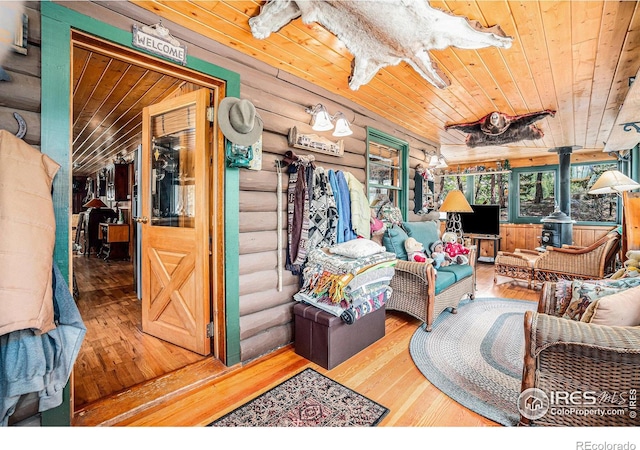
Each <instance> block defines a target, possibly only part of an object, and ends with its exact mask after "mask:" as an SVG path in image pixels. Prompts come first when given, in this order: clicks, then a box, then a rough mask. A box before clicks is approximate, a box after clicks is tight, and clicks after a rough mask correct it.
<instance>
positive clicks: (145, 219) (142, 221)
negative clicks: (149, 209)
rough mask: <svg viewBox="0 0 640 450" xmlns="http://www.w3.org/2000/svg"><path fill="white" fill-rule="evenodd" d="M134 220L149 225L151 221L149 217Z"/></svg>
mask: <svg viewBox="0 0 640 450" xmlns="http://www.w3.org/2000/svg"><path fill="white" fill-rule="evenodd" d="M133 220H135V221H136V222H138V223H147V222H148V221H149V218H147V217H144V216H143V217H134V218H133Z"/></svg>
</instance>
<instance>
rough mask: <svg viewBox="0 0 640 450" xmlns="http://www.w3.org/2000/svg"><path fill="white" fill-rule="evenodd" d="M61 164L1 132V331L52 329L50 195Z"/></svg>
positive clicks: (52, 225)
mask: <svg viewBox="0 0 640 450" xmlns="http://www.w3.org/2000/svg"><path fill="white" fill-rule="evenodd" d="M59 168H60V166H59V165H58V164H57V163H56V162H55V161H53V160H52V159H51V158H49V157H48V156H47V155H45V154H43V153H41V152H39V151H38V150H36V149H35V148H33V147H32V146H30V145H29V144H27V143H26V142H24V141H23V140H22V139H18V138H17V137H16V136H14V135H13V134H11V133H9V132H8V131H6V130H0V230H2V237H1V238H0V335H3V334H6V333H10V332H11V331H16V330H23V329H27V328H31V329H33V330H35V332H36V333H46V332H47V331H50V330H52V329H53V328H54V327H55V325H54V323H53V299H52V296H53V294H52V289H51V286H52V283H51V273H52V272H51V267H52V263H53V248H54V245H55V239H56V223H55V217H54V213H53V201H52V199H51V186H52V183H53V178H54V176H55V174H56V172H57V171H58V169H59Z"/></svg>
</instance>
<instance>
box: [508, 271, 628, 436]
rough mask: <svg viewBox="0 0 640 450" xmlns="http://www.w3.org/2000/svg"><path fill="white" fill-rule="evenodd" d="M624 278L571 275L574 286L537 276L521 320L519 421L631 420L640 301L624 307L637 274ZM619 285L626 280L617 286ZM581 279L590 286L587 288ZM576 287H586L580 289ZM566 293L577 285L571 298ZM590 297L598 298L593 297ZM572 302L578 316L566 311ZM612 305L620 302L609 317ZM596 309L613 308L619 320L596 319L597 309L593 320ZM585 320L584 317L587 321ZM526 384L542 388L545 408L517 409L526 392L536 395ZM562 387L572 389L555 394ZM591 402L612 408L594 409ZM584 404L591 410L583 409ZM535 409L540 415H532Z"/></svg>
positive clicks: (567, 423) (585, 422)
mask: <svg viewBox="0 0 640 450" xmlns="http://www.w3.org/2000/svg"><path fill="white" fill-rule="evenodd" d="M629 280H634V279H626V280H625V279H622V280H592V281H582V282H581V281H580V280H578V282H577V283H581V284H582V285H581V286H580V284H576V282H571V281H565V280H562V281H560V282H558V283H554V282H545V283H543V285H542V289H541V292H540V301H539V303H538V308H537V312H533V311H528V312H526V313H525V319H524V329H525V354H524V366H523V376H522V386H521V392H522V393H523V395H521V400H520V402H521V403H520V406H521V413H522V414H523V415H522V416H521V420H520V424H521V425H528V426H614V425H615V426H619V425H632V426H637V425H638V418H636V417H635V414H636V412H635V409H634V408H635V404H634V403H633V402H631V403H630V400H634V397H635V391H634V390H635V389H638V387H639V386H640V370H638V366H639V365H640V327H639V326H631V325H633V323H635V322H634V321H640V305H638V306H633V307H631V308H630V307H629V305H630V304H631V305H633V304H636V305H637V302H636V299H637V298H640V291H639V289H640V278H637V279H635V280H634V282H633V284H631V282H630V281H629ZM625 284H630V286H628V287H625ZM586 286H591V287H590V288H588V289H587V288H586ZM576 289H577V290H578V291H576ZM580 289H586V290H585V292H584V293H583V292H582V291H581V290H580ZM631 289H633V291H631ZM621 291H627V292H626V296H625V297H626V300H620V299H619V298H620V296H621V295H624V294H622V292H621ZM574 292H579V294H578V298H580V300H579V301H578V300H577V299H576V297H575V294H574ZM612 293H613V294H612ZM606 295H609V297H608V298H609V303H608V305H609V310H607V308H606V307H605V306H604V305H605V303H603V302H604V301H605V300H602V299H603V298H604V297H605V296H606ZM590 296H591V297H590ZM614 297H615V298H614ZM598 299H599V300H598ZM587 300H591V302H590V303H589V304H590V305H593V307H592V308H591V310H590V308H589V307H587V308H586V309H584V307H585V305H586V304H585V302H586V301H587ZM596 300H597V301H599V302H600V304H599V305H598V304H594V302H595V301H596ZM576 301H578V303H579V304H580V305H581V307H583V311H582V314H581V315H580V317H577V316H576V315H574V314H572V315H571V316H572V318H568V314H567V312H568V311H569V310H570V309H571V308H572V304H573V303H574V302H576ZM619 302H626V303H619ZM634 302H636V303H634ZM618 304H620V305H624V307H625V308H626V309H624V310H621V311H617V312H614V316H612V310H611V305H614V306H615V305H618ZM598 310H600V311H605V314H606V313H608V314H609V317H615V314H617V315H618V317H623V320H622V322H625V323H624V325H625V326H612V325H607V324H606V323H615V320H613V321H612V320H607V319H606V316H605V320H603V319H602V315H601V318H600V321H599V322H598V320H597V319H596V318H595V317H596V316H597V314H598V312H597V311H598ZM589 311H591V313H589ZM594 311H596V312H595V313H594ZM590 314H591V315H590ZM621 314H622V315H621ZM632 317H633V318H632ZM578 318H579V319H580V320H577V319H578ZM585 320H591V323H589V322H587V321H585ZM618 320H619V319H618ZM622 322H621V323H622ZM639 324H640V323H639ZM533 388H537V389H539V390H540V391H542V392H544V393H545V395H546V396H547V401H548V404H547V405H546V408H547V409H545V408H538V409H530V410H525V413H526V414H525V413H523V411H522V408H523V405H524V404H526V402H529V401H530V399H531V398H532V397H529V398H527V396H528V395H531V394H533V396H536V395H537V398H538V399H540V396H539V391H530V390H529V389H533ZM551 393H554V395H553V396H552V395H551ZM564 393H569V394H571V395H572V396H571V397H570V398H567V397H566V396H565V397H563V396H561V395H560V394H563V395H564ZM533 400H534V401H537V400H536V399H535V398H533ZM542 400H544V396H542ZM529 404H530V403H529ZM540 405H542V403H540ZM639 407H640V405H639ZM552 408H553V409H552ZM598 408H599V409H600V410H601V411H615V412H618V413H619V414H615V415H613V414H607V413H606V412H605V413H603V414H600V413H598ZM578 410H580V411H583V413H579V412H577V411H578ZM585 410H587V411H591V412H590V413H588V414H585V413H584V411H585ZM532 412H533V413H532ZM540 414H542V416H541V417H537V415H540Z"/></svg>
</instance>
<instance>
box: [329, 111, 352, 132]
mask: <svg viewBox="0 0 640 450" xmlns="http://www.w3.org/2000/svg"><path fill="white" fill-rule="evenodd" d="M352 134H353V131H351V127H350V126H349V121H348V120H347V119H345V118H344V116H342V114H340V116H339V117H338V120H337V121H336V129H335V131H334V132H333V135H334V136H336V137H342V136H351V135H352Z"/></svg>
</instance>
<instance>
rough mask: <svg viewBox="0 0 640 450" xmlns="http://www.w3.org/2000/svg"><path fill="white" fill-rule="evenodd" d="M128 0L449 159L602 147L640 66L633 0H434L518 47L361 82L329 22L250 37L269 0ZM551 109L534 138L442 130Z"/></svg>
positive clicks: (402, 67) (442, 55) (444, 53)
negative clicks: (477, 140) (502, 139)
mask: <svg viewBox="0 0 640 450" xmlns="http://www.w3.org/2000/svg"><path fill="white" fill-rule="evenodd" d="M416 1H421V0H416ZM132 3H135V4H136V5H138V6H140V7H142V8H144V9H146V10H149V11H152V12H154V13H156V14H157V15H158V18H159V19H160V18H162V19H164V21H163V23H167V22H166V21H169V22H173V23H177V24H179V25H181V26H184V27H186V28H188V29H191V30H193V31H194V32H196V33H199V34H202V35H204V36H207V37H209V38H211V39H213V40H215V41H218V42H220V43H222V44H225V45H228V46H229V47H232V48H234V49H237V50H239V51H240V52H242V53H245V54H247V55H250V56H252V57H255V58H257V59H258V60H261V61H263V62H265V63H268V64H269V65H272V66H273V67H276V68H278V69H280V70H282V71H284V72H287V73H290V74H293V75H295V76H297V77H300V78H302V79H304V80H307V81H309V82H312V83H314V84H316V85H318V86H320V87H322V88H325V89H327V90H329V91H331V92H333V93H335V94H338V95H341V96H343V97H345V98H347V99H349V100H351V101H353V102H355V103H356V104H358V105H361V106H362V107H364V108H366V109H369V110H371V111H373V112H375V113H377V114H379V115H381V116H383V117H386V118H388V119H389V120H391V121H392V122H395V123H398V124H400V125H402V126H404V127H405V128H407V129H408V130H410V131H411V132H413V133H415V134H417V135H419V136H422V137H424V138H426V139H428V140H431V141H433V142H434V143H436V144H438V145H440V147H441V153H442V154H443V155H444V156H445V158H446V159H447V161H448V162H449V163H450V164H451V163H454V164H455V163H456V162H458V163H460V162H475V161H493V160H502V159H505V158H508V159H514V158H535V157H536V156H542V155H545V156H546V155H548V150H549V149H550V148H553V147H559V146H580V147H582V149H581V150H578V151H577V152H590V151H602V150H603V149H604V146H605V143H606V141H607V139H608V137H609V135H610V133H611V132H612V129H613V128H614V127H617V126H619V125H618V124H616V117H617V115H618V111H619V109H620V108H621V105H622V104H623V101H624V100H625V96H626V95H627V93H628V91H629V79H630V78H631V77H633V76H635V75H636V73H637V72H638V69H639V67H640V8H639V4H640V2H636V1H546V0H543V1H506V0H501V1H484V0H478V1H472V0H465V1H431V2H430V4H431V6H433V7H437V8H440V9H442V10H444V11H448V12H450V13H452V14H455V15H460V16H465V17H467V18H469V19H474V20H478V21H479V22H480V23H481V24H483V25H485V26H492V25H495V24H498V25H500V26H501V27H502V29H503V30H504V31H505V33H506V34H507V35H508V36H512V37H513V45H512V47H511V48H510V49H496V48H493V47H491V48H485V49H480V50H460V49H454V48H448V49H446V50H441V51H432V52H431V56H432V59H433V60H434V61H435V62H436V64H438V66H439V67H440V68H441V69H442V70H443V71H444V73H445V74H446V75H447V76H448V77H449V79H450V80H451V85H450V86H449V87H448V88H446V89H437V88H435V87H434V86H432V85H431V84H429V83H428V82H427V81H426V80H424V79H423V78H421V77H420V76H419V75H418V74H417V73H416V72H415V71H414V70H413V69H412V68H411V67H410V66H409V65H407V64H406V63H400V64H399V65H397V66H392V67H387V68H385V69H382V70H380V71H379V72H378V73H377V75H376V76H375V77H374V78H373V79H372V80H371V82H369V83H368V84H367V85H365V86H362V87H361V88H360V89H359V90H357V91H352V90H350V89H349V87H348V84H347V83H348V77H349V74H350V73H351V60H352V55H351V53H350V52H349V51H348V50H347V48H346V47H345V45H344V44H343V43H342V42H340V40H339V39H338V38H337V37H336V36H334V35H333V34H331V33H330V32H329V31H327V30H326V29H325V28H323V27H322V26H321V25H319V24H317V23H311V24H308V25H305V24H303V23H302V21H301V20H300V19H296V20H294V21H292V22H291V23H289V24H288V25H285V26H284V27H283V28H282V29H280V30H279V31H278V32H276V33H273V34H272V35H271V36H269V37H268V38H267V39H264V40H259V39H256V38H254V37H253V35H252V34H251V30H250V27H249V23H248V20H249V18H251V17H253V16H255V15H257V14H258V13H259V11H260V7H261V5H262V4H263V2H261V1H251V0H247V1H242V0H226V1H206V0H189V1H174V0H134V1H133V2H132ZM78 64H79V63H78ZM544 109H551V110H555V111H557V112H556V115H555V117H553V118H551V117H549V118H545V119H543V120H541V121H540V122H538V125H539V126H540V127H541V128H542V129H543V131H544V133H545V136H544V138H542V139H539V140H535V141H522V142H518V143H515V144H510V145H508V146H501V147H491V146H489V147H476V148H469V147H467V146H466V145H465V143H464V142H465V135H464V134H463V133H461V132H459V131H456V130H449V131H445V129H444V126H445V124H453V123H460V122H470V121H474V120H478V119H480V118H482V117H484V116H485V115H486V114H488V113H490V112H492V111H500V112H502V113H505V114H509V115H518V114H524V113H529V112H534V111H540V110H544ZM636 119H637V120H640V113H639V114H638V117H636ZM634 133H635V131H634ZM74 135H75V134H74ZM638 136H640V134H639V135H638ZM617 150H624V149H622V148H620V149H617Z"/></svg>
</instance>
